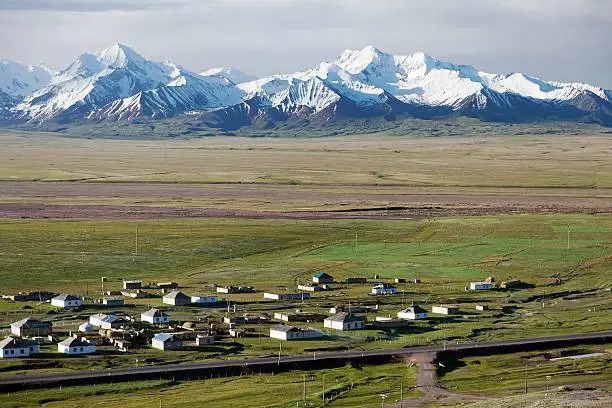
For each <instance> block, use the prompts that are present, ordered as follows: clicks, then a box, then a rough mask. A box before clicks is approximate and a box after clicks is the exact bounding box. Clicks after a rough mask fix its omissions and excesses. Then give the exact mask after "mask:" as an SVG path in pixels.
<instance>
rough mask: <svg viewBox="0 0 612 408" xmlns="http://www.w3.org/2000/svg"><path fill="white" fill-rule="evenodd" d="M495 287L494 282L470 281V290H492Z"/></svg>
mask: <svg viewBox="0 0 612 408" xmlns="http://www.w3.org/2000/svg"><path fill="white" fill-rule="evenodd" d="M494 287H495V284H494V283H492V282H470V290H491V289H493V288H494Z"/></svg>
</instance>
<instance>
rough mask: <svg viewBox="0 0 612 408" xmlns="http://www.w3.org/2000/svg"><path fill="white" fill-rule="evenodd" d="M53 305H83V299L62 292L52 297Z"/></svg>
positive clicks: (67, 306)
mask: <svg viewBox="0 0 612 408" xmlns="http://www.w3.org/2000/svg"><path fill="white" fill-rule="evenodd" d="M51 305H53V306H57V307H62V308H64V309H68V308H71V307H81V306H83V301H82V300H81V299H79V298H78V297H76V296H72V295H68V294H66V293H62V294H61V295H58V296H56V297H54V298H52V299H51Z"/></svg>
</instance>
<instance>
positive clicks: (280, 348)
mask: <svg viewBox="0 0 612 408" xmlns="http://www.w3.org/2000/svg"><path fill="white" fill-rule="evenodd" d="M282 352H283V341H282V340H281V342H280V343H278V365H280V360H281V353H282Z"/></svg>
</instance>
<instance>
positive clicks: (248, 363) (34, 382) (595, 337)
mask: <svg viewBox="0 0 612 408" xmlns="http://www.w3.org/2000/svg"><path fill="white" fill-rule="evenodd" d="M595 341H596V342H606V341H608V342H609V341H612V331H606V332H598V333H586V334H569V335H559V336H551V337H538V338H530V339H522V340H500V341H487V342H471V343H460V344H452V343H448V344H445V345H435V346H422V347H411V348H388V349H378V350H368V351H346V352H332V353H317V354H314V353H313V354H308V355H293V356H283V357H280V359H279V358H278V357H267V358H253V359H245V360H227V361H215V362H206V363H181V364H172V365H149V366H141V367H130V368H117V369H110V370H95V371H76V372H71V373H61V374H46V375H27V376H23V375H22V376H11V377H3V378H0V390H10V389H12V388H24V387H29V386H34V387H35V386H45V385H49V386H50V385H57V384H66V385H67V384H74V383H97V382H110V381H114V382H120V381H127V380H130V379H131V380H134V379H142V378H159V377H164V378H169V377H172V376H173V375H176V376H179V377H181V378H183V377H185V376H186V375H188V374H190V373H193V377H192V378H196V377H197V376H198V373H203V372H211V371H214V370H215V369H228V368H234V369H244V370H249V371H251V372H257V371H258V368H259V369H262V371H265V370H264V367H266V366H267V367H268V368H269V367H270V366H271V365H282V366H284V367H287V366H292V365H297V364H299V363H304V362H310V361H312V360H316V361H317V362H318V363H319V364H321V363H323V364H324V363H325V361H326V360H327V361H329V363H330V365H331V364H332V362H333V361H336V362H337V361H339V360H340V361H344V360H347V359H360V358H370V359H371V358H375V357H381V358H383V357H391V356H402V355H410V354H416V353H437V352H441V351H445V350H446V351H460V350H472V351H475V350H487V349H490V350H491V351H492V352H495V349H498V350H499V349H506V350H508V349H512V347H513V346H517V347H520V346H523V347H524V346H536V345H541V346H542V347H546V346H547V345H548V346H551V347H552V346H559V345H561V346H562V345H563V344H575V343H579V342H595Z"/></svg>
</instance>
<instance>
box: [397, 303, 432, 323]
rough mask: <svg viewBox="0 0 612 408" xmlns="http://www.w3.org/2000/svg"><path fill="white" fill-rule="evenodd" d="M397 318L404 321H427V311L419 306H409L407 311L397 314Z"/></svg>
mask: <svg viewBox="0 0 612 408" xmlns="http://www.w3.org/2000/svg"><path fill="white" fill-rule="evenodd" d="M397 317H399V318H400V319H404V320H420V319H427V310H425V309H423V308H422V307H421V306H419V305H414V306H410V307H409V308H407V309H404V310H402V311H401V312H397Z"/></svg>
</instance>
